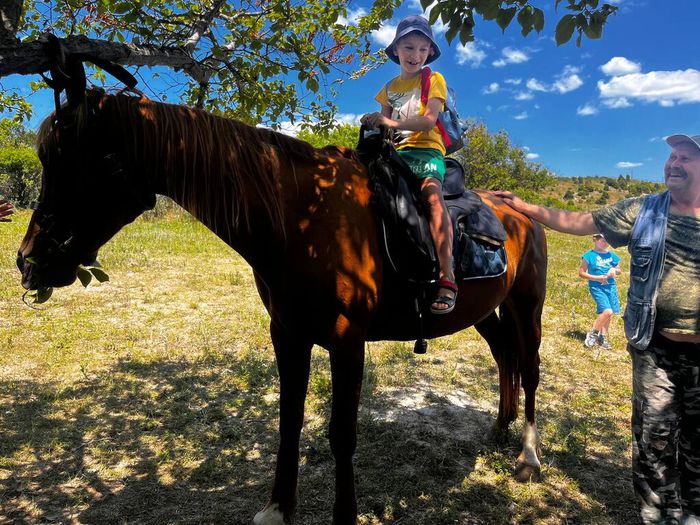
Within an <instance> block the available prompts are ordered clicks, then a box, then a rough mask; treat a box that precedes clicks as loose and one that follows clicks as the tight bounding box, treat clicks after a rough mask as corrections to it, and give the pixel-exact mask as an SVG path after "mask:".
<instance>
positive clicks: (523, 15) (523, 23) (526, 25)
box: [518, 5, 532, 36]
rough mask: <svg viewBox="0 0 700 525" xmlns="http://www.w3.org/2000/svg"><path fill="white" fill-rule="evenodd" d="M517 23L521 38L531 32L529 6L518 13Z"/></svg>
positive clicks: (530, 10) (530, 11)
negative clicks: (520, 29)
mask: <svg viewBox="0 0 700 525" xmlns="http://www.w3.org/2000/svg"><path fill="white" fill-rule="evenodd" d="M518 23H519V24H520V27H521V28H522V31H521V33H522V35H523V36H527V35H528V34H529V33H530V31H532V8H531V7H530V6H529V5H527V6H525V7H523V8H522V9H521V10H520V11H519V12H518Z"/></svg>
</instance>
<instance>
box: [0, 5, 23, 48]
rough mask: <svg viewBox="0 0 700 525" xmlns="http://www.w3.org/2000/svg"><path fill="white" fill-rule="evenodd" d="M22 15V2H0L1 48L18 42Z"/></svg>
mask: <svg viewBox="0 0 700 525" xmlns="http://www.w3.org/2000/svg"><path fill="white" fill-rule="evenodd" d="M21 14H22V0H3V1H2V2H0V46H6V45H13V44H16V43H17V42H18V39H17V29H18V28H19V18H20V15H21Z"/></svg>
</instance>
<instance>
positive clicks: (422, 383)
mask: <svg viewBox="0 0 700 525" xmlns="http://www.w3.org/2000/svg"><path fill="white" fill-rule="evenodd" d="M28 217H29V216H28V214H27V213H24V212H23V213H19V214H18V215H17V216H16V217H15V220H14V222H12V223H7V224H0V348H2V352H0V401H1V405H0V436H1V438H0V523H5V522H7V523H12V522H16V523H44V522H54V523H154V524H155V523H158V524H160V523H219V522H226V523H229V524H248V523H250V520H251V519H252V516H253V515H254V514H255V512H256V511H257V510H259V509H260V508H261V507H262V506H263V505H264V503H265V501H266V499H267V495H268V489H269V487H270V483H271V478H272V474H273V468H274V454H275V450H276V445H277V435H276V425H277V393H278V383H277V375H276V369H275V363H274V355H273V351H272V347H271V343H270V340H269V335H268V332H267V327H268V318H267V314H266V312H265V310H264V308H263V306H262V303H261V301H260V299H259V298H258V296H257V293H256V290H255V286H254V284H253V277H252V272H251V270H250V268H249V267H248V266H247V265H246V263H245V262H244V261H243V260H242V259H241V258H240V257H239V256H238V255H237V254H236V253H235V252H233V251H232V250H230V249H229V248H227V247H226V246H225V245H224V244H223V243H222V242H221V241H220V240H218V239H217V238H216V237H215V236H214V235H212V234H211V233H210V232H208V231H207V230H206V229H204V228H203V227H202V226H201V225H200V224H199V223H197V222H196V221H194V220H192V219H190V218H188V217H187V216H184V215H181V214H171V215H168V216H166V217H164V218H159V219H150V220H144V219H140V220H138V221H137V222H136V223H134V224H133V225H131V226H129V227H127V228H126V229H125V230H124V231H123V232H121V233H120V234H119V235H117V237H116V238H115V239H114V240H113V241H111V242H110V243H109V244H108V245H107V246H106V247H105V248H103V250H102V251H101V254H100V259H101V262H102V264H103V266H104V268H105V270H106V271H107V272H108V273H109V275H110V279H111V280H110V281H109V282H108V283H104V284H96V285H91V286H90V287H88V288H87V289H83V288H82V286H80V285H79V284H76V285H73V286H72V287H69V288H64V289H58V290H56V291H55V292H54V296H53V297H52V298H51V300H50V301H49V302H48V303H46V304H45V305H41V306H39V307H37V309H31V308H29V307H27V306H25V305H24V304H23V303H22V301H21V294H22V289H21V287H20V286H19V274H18V272H17V270H16V268H15V266H14V257H15V253H16V250H17V246H18V245H19V242H20V240H21V237H22V235H23V233H24V229H25V227H26V223H27V220H28ZM548 241H549V254H550V255H549V261H550V265H549V285H548V298H547V302H546V305H545V312H544V339H543V342H542V348H541V357H542V369H541V382H540V388H539V390H538V402H537V409H538V424H539V428H540V433H541V437H542V453H543V454H542V462H543V481H542V482H541V483H525V484H520V483H517V482H515V481H514V480H513V479H512V477H511V468H512V466H513V463H514V459H515V457H516V455H517V453H518V449H519V431H520V428H521V425H522V417H521V418H519V419H518V421H516V423H515V424H514V426H513V429H512V431H511V433H510V436H509V438H510V439H509V441H508V442H507V443H506V444H505V445H502V446H499V445H497V444H495V443H494V442H492V441H491V440H490V439H489V438H488V431H489V428H490V425H491V424H492V422H493V420H494V418H495V414H496V410H497V405H498V387H497V382H496V367H495V364H494V362H493V360H492V358H491V355H490V352H489V350H488V348H487V346H486V344H485V343H484V342H483V340H481V339H480V338H479V336H478V334H477V333H476V332H475V331H474V330H473V329H470V330H466V331H464V332H462V333H459V334H455V335H454V336H451V337H446V338H441V339H438V340H435V341H431V343H430V347H429V350H428V353H427V354H426V355H425V356H416V355H414V354H413V353H412V345H411V344H410V343H397V342H385V343H371V344H368V345H367V351H368V353H367V361H366V362H367V366H366V371H365V383H364V392H363V398H362V407H361V411H360V435H359V442H358V450H357V454H356V456H355V459H356V467H357V470H356V474H357V482H358V483H357V487H358V499H359V505H360V513H361V518H360V521H361V523H363V524H394V523H396V524H399V523H401V524H410V525H414V524H415V525H434V524H449V523H460V524H472V523H482V524H486V525H498V524H511V523H532V524H571V523H577V524H630V523H636V522H637V518H636V510H635V507H634V501H633V497H632V488H631V473H630V437H629V428H628V427H629V410H630V407H629V404H630V403H629V399H630V367H629V359H628V356H627V353H626V350H625V346H624V336H623V333H622V325H621V321H620V320H619V319H618V318H616V319H615V320H614V321H613V325H612V337H611V342H612V344H613V349H612V350H611V351H603V352H598V351H597V350H595V349H593V350H591V349H586V348H584V347H583V344H582V341H583V336H584V333H585V331H586V330H587V329H588V328H589V325H590V323H591V322H592V320H593V318H594V307H593V304H592V301H591V299H590V297H589V295H588V291H587V287H586V284H585V282H584V281H583V280H581V279H579V278H578V275H577V268H578V265H579V260H580V259H579V257H580V255H581V254H582V253H583V252H584V251H585V250H586V249H588V247H589V240H588V239H587V238H574V237H567V236H564V235H560V234H556V233H553V232H548ZM618 253H619V255H620V256H621V257H622V259H623V265H624V267H625V268H627V267H628V266H627V263H628V257H627V253H626V252H625V251H619V252H618ZM620 288H621V296H622V297H624V293H625V292H626V288H627V281H626V278H625V277H624V276H623V278H622V280H621V283H620ZM312 364H313V371H312V377H311V381H310V385H309V397H308V401H307V418H306V419H307V421H306V425H305V429H304V432H303V435H302V449H301V456H302V460H301V469H300V487H299V502H300V506H299V511H298V514H297V523H300V524H310V525H320V524H327V523H330V519H331V518H330V515H331V514H330V512H331V501H332V497H333V459H332V454H331V452H330V448H329V445H328V441H327V438H326V433H327V424H328V415H329V396H330V372H329V366H328V359H327V355H326V353H325V351H323V350H322V349H318V348H316V349H314V353H313V363H312ZM411 396H414V397H416V399H418V400H419V401H420V403H421V407H422V408H420V407H419V408H411V407H403V408H402V403H403V402H404V401H405V400H406V399H407V398H409V397H411ZM428 408H429V409H431V410H429V411H428V410H427V409H428ZM391 414H394V415H393V416H392V415H391Z"/></svg>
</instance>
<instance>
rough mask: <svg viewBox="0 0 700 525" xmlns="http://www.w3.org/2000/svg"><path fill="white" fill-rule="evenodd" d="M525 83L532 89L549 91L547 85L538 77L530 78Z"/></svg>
mask: <svg viewBox="0 0 700 525" xmlns="http://www.w3.org/2000/svg"><path fill="white" fill-rule="evenodd" d="M525 85H526V86H527V89H529V90H530V91H549V89H548V88H547V86H546V85H544V84H543V83H542V82H540V81H539V80H537V79H536V78H528V79H527V82H526V83H525Z"/></svg>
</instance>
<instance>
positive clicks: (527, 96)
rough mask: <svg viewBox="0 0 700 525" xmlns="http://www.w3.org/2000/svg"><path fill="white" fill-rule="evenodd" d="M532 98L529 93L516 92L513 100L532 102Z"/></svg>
mask: <svg viewBox="0 0 700 525" xmlns="http://www.w3.org/2000/svg"><path fill="white" fill-rule="evenodd" d="M534 96H535V95H533V94H532V92H531V91H518V92H517V93H516V94H515V96H514V97H513V98H514V99H515V100H532V98H533V97H534Z"/></svg>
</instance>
